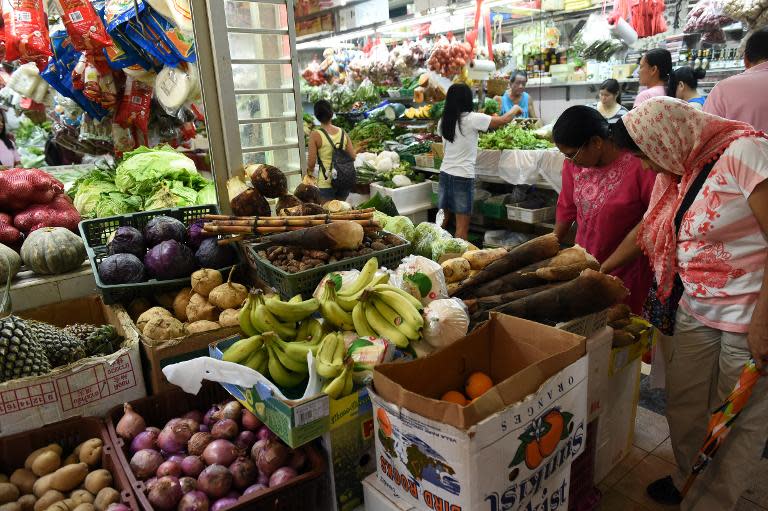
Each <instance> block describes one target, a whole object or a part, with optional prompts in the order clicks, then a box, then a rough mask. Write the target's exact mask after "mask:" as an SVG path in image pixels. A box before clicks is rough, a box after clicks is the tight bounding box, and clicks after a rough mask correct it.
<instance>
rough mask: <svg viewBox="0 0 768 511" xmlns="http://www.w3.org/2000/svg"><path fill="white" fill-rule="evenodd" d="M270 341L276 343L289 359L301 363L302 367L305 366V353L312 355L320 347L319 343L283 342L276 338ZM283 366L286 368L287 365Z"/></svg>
mask: <svg viewBox="0 0 768 511" xmlns="http://www.w3.org/2000/svg"><path fill="white" fill-rule="evenodd" d="M271 341H272V342H274V343H276V344H277V346H279V347H280V349H282V350H283V351H284V352H285V353H286V354H287V355H288V356H289V357H291V358H293V359H295V360H298V361H301V362H302V363H303V364H304V365H307V353H309V352H310V351H311V352H312V354H313V355H314V354H315V353H317V350H318V348H319V347H320V341H315V342H308V341H304V342H285V341H284V340H282V339H280V338H278V337H277V336H275V337H274V338H273V339H271ZM284 365H285V366H286V367H288V365H287V364H284Z"/></svg>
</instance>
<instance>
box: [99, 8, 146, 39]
mask: <svg viewBox="0 0 768 511" xmlns="http://www.w3.org/2000/svg"><path fill="white" fill-rule="evenodd" d="M144 7H145V5H144V2H143V0H107V2H106V5H105V7H104V21H105V22H106V25H107V31H108V32H109V33H112V32H114V31H115V30H117V27H119V26H120V25H123V24H124V23H127V22H128V20H130V19H131V18H135V17H136V16H138V15H139V14H140V13H141V12H142V11H143V10H144Z"/></svg>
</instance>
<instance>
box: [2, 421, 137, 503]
mask: <svg viewBox="0 0 768 511" xmlns="http://www.w3.org/2000/svg"><path fill="white" fill-rule="evenodd" d="M90 438H100V439H101V440H102V442H104V444H103V446H102V452H101V468H104V469H107V470H109V472H110V473H111V474H112V484H113V486H114V488H115V489H116V490H117V491H119V492H120V500H121V502H122V503H123V504H125V505H126V506H128V508H129V509H131V510H132V511H133V510H137V509H139V506H138V503H137V499H136V495H135V494H134V491H133V486H132V485H131V483H130V480H129V478H128V475H127V474H126V472H125V469H124V467H123V466H122V464H121V463H120V461H119V460H118V459H117V449H115V446H114V444H113V443H112V439H111V437H110V434H109V432H108V431H107V428H106V427H105V426H104V423H103V422H102V421H101V419H98V418H95V417H78V418H72V419H67V420H64V421H61V422H56V423H54V424H49V425H47V426H43V427H40V428H37V429H31V430H29V431H26V432H24V433H17V434H15V435H11V436H6V437H2V438H0V473H4V474H11V473H12V472H13V470H15V469H17V468H24V460H25V459H26V458H27V456H29V454H30V453H31V452H32V451H34V450H36V449H39V448H41V447H45V446H47V445H50V444H52V443H56V444H59V445H61V447H62V448H63V449H64V452H71V451H72V450H73V449H74V448H75V447H76V446H77V445H79V444H81V443H82V442H85V441H86V440H88V439H90Z"/></svg>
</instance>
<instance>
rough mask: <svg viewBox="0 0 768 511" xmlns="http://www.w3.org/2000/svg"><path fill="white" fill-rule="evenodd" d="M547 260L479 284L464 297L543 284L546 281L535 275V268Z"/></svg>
mask: <svg viewBox="0 0 768 511" xmlns="http://www.w3.org/2000/svg"><path fill="white" fill-rule="evenodd" d="M549 262H550V259H545V260H544V261H539V262H538V263H533V264H532V265H530V266H526V267H525V268H522V269H521V270H518V271H513V272H510V273H508V274H506V275H504V276H501V277H499V278H497V279H495V280H491V281H490V282H486V283H484V284H481V285H479V286H477V287H476V288H475V289H473V290H471V291H470V292H469V293H467V296H465V299H466V298H481V297H484V296H493V295H500V294H503V293H510V292H512V291H519V290H521V289H528V288H532V287H537V286H543V285H544V284H546V283H547V281H546V280H544V279H542V278H540V277H538V276H537V275H536V270H538V269H539V268H543V267H545V266H548V265H549Z"/></svg>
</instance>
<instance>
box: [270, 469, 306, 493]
mask: <svg viewBox="0 0 768 511" xmlns="http://www.w3.org/2000/svg"><path fill="white" fill-rule="evenodd" d="M297 475H299V474H298V473H297V472H296V471H295V470H294V469H292V468H291V467H280V468H278V469H277V470H275V471H274V472H273V473H272V475H271V476H269V487H270V488H272V487H274V486H280V485H281V484H285V483H287V482H288V481H290V480H291V479H293V478H294V477H296V476H297Z"/></svg>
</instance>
